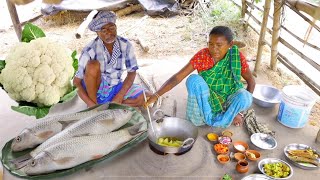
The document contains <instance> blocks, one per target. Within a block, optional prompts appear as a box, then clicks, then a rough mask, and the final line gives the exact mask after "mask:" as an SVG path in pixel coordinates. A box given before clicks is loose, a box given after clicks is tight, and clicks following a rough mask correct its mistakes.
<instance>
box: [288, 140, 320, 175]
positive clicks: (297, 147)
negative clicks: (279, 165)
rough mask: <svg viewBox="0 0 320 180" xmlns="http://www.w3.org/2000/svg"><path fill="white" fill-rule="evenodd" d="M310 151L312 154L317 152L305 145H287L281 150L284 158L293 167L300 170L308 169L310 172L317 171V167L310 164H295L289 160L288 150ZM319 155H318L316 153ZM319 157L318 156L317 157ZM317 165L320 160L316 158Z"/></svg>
mask: <svg viewBox="0 0 320 180" xmlns="http://www.w3.org/2000/svg"><path fill="white" fill-rule="evenodd" d="M308 148H310V149H312V150H313V151H314V152H316V153H317V151H316V150H315V149H313V148H311V147H310V146H307V145H305V144H289V145H287V146H286V147H285V148H284V149H283V152H284V154H285V156H286V158H287V159H288V160H289V161H290V162H291V163H292V164H293V165H295V166H297V167H299V168H301V169H308V170H312V169H318V168H319V166H316V165H313V164H311V163H298V162H295V161H292V160H291V159H290V158H289V153H288V151H289V150H298V149H308ZM317 154H318V155H319V153H317ZM319 157H320V155H319ZM318 163H319V164H320V158H318Z"/></svg>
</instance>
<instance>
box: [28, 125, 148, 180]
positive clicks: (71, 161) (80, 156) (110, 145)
mask: <svg viewBox="0 0 320 180" xmlns="http://www.w3.org/2000/svg"><path fill="white" fill-rule="evenodd" d="M145 127H146V122H143V123H139V124H136V125H134V126H131V127H129V128H126V129H122V130H118V131H115V132H111V133H107V134H101V135H92V136H81V137H75V138H72V139H69V140H66V141H62V142H59V143H57V144H55V145H52V146H50V147H48V148H46V149H45V150H43V151H41V152H40V153H39V154H37V156H36V157H34V158H32V159H31V161H29V163H28V164H27V165H26V167H25V168H24V171H25V173H26V174H28V175H37V174H43V173H50V172H54V171H56V170H61V169H68V168H72V167H74V166H77V165H79V164H82V163H84V162H87V161H90V160H94V159H99V158H101V157H103V156H105V155H107V154H108V153H110V152H112V151H114V150H116V149H118V148H119V147H121V146H122V145H124V144H125V143H127V142H128V141H130V140H131V139H133V138H134V137H136V136H137V135H139V134H141V133H142V132H144V131H146V128H145Z"/></svg>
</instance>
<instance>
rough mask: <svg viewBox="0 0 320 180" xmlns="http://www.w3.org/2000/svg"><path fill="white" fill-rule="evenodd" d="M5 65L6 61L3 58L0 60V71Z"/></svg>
mask: <svg viewBox="0 0 320 180" xmlns="http://www.w3.org/2000/svg"><path fill="white" fill-rule="evenodd" d="M5 66H6V62H5V61H4V60H0V73H1V71H2V69H4V67H5Z"/></svg>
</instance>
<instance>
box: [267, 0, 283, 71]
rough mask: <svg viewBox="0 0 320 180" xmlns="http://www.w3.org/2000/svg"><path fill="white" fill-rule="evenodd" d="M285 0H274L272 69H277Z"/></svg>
mask: <svg viewBox="0 0 320 180" xmlns="http://www.w3.org/2000/svg"><path fill="white" fill-rule="evenodd" d="M282 1H283V0H274V12H273V27H272V30H273V32H272V43H271V62H270V67H271V69H272V70H276V69H277V56H278V43H279V37H280V26H281V22H280V21H281V12H282V10H283V3H282Z"/></svg>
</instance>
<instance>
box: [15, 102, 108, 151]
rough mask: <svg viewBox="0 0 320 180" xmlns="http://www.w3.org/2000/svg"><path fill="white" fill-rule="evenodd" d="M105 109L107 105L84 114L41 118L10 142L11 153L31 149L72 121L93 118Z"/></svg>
mask: <svg viewBox="0 0 320 180" xmlns="http://www.w3.org/2000/svg"><path fill="white" fill-rule="evenodd" d="M107 107H108V104H105V105H101V106H99V107H97V108H94V109H91V110H89V111H85V112H78V113H70V114H63V115H56V116H51V117H45V118H41V119H39V120H37V121H36V123H34V124H32V125H30V126H28V127H27V128H25V129H23V130H22V131H21V132H20V133H19V135H18V136H17V137H16V138H15V140H14V141H13V142H12V145H11V148H12V150H13V151H22V150H24V149H27V148H33V147H35V146H36V145H38V144H41V143H43V142H44V141H46V140H47V139H49V138H50V137H52V136H54V135H55V134H57V133H59V132H61V131H62V130H63V129H64V128H66V127H67V126H68V125H69V124H71V123H73V122H74V121H77V120H79V119H83V118H87V117H90V116H93V115H95V114H97V112H99V111H101V110H103V109H107ZM18 138H19V141H18Z"/></svg>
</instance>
